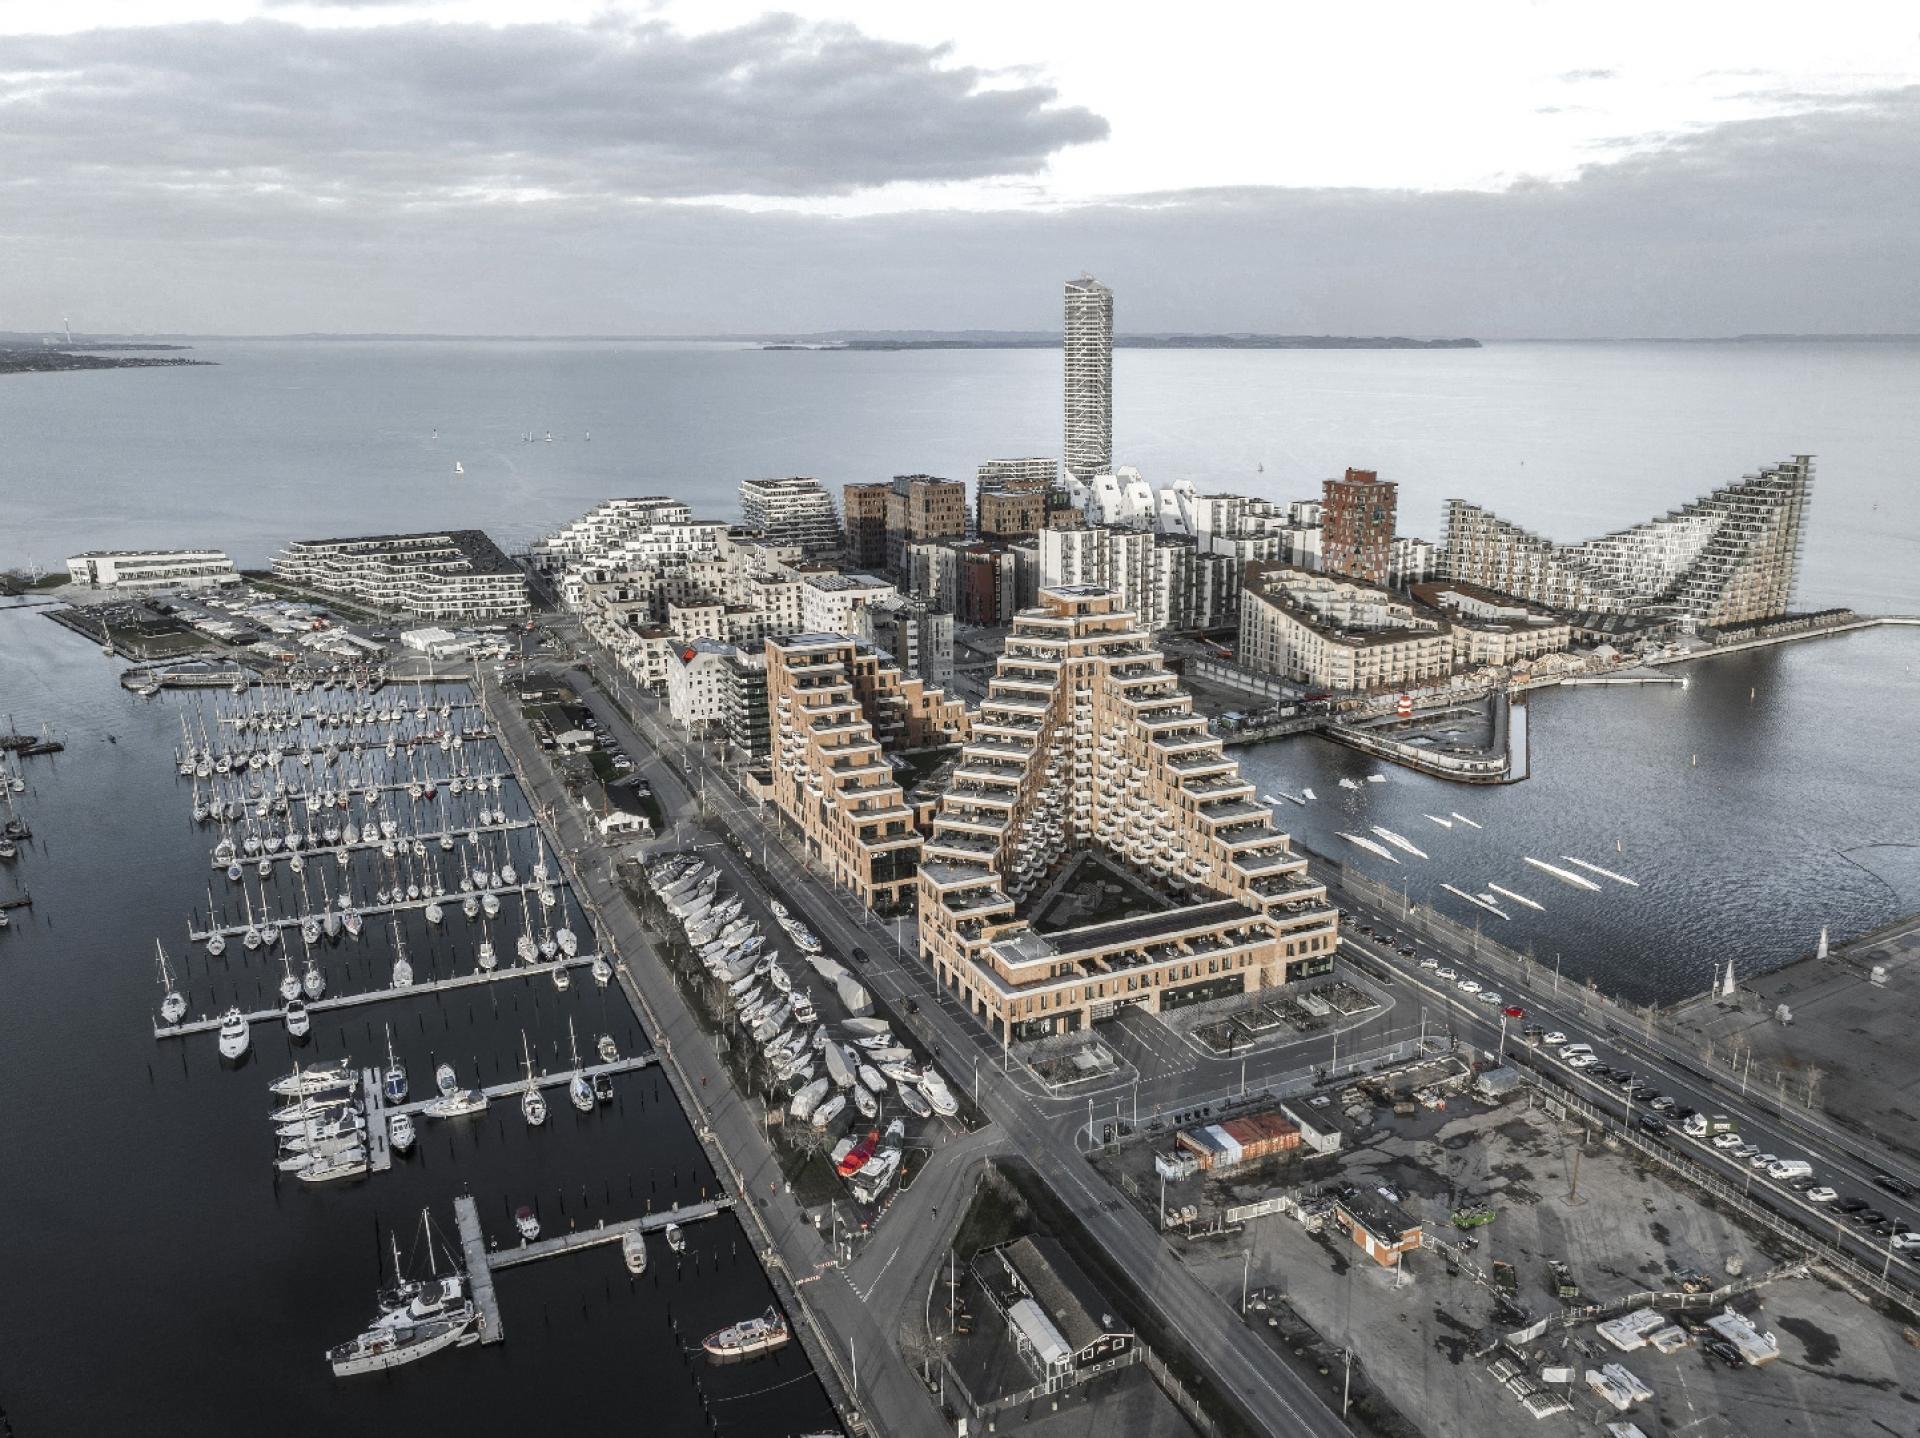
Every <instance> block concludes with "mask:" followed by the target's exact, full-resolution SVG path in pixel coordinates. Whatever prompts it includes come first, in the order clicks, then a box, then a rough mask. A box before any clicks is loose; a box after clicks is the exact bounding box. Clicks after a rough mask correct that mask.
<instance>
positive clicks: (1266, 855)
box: [1233, 832, 1317, 887]
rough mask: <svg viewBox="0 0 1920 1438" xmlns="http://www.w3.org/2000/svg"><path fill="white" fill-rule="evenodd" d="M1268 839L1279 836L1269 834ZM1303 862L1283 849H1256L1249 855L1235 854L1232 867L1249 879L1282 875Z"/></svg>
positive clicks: (1297, 856)
mask: <svg viewBox="0 0 1920 1438" xmlns="http://www.w3.org/2000/svg"><path fill="white" fill-rule="evenodd" d="M1268 837H1271V838H1279V837H1280V835H1277V834H1272V833H1271V832H1269V835H1268ZM1303 862H1304V860H1302V859H1301V858H1300V856H1299V855H1297V854H1293V853H1289V852H1288V851H1287V850H1285V849H1275V848H1269V849H1258V850H1255V851H1253V852H1251V853H1245V854H1235V855H1234V856H1233V867H1234V868H1235V869H1237V870H1238V871H1239V872H1240V873H1242V874H1246V875H1248V876H1250V877H1255V876H1260V875H1267V876H1273V875H1278V874H1284V873H1286V872H1287V871H1288V870H1290V869H1294V868H1297V867H1298V866H1299V865H1300V864H1302V863H1303ZM1316 887H1317V886H1316Z"/></svg>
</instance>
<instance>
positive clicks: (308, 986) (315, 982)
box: [300, 929, 327, 999]
mask: <svg viewBox="0 0 1920 1438" xmlns="http://www.w3.org/2000/svg"><path fill="white" fill-rule="evenodd" d="M310 943H311V941H310V940H309V939H308V938H307V936H306V931H305V930H304V929H303V930H301V934H300V944H301V947H302V948H303V949H305V950H306V955H307V968H306V972H305V973H304V974H302V975H301V977H300V987H301V988H302V989H303V990H305V991H306V995H307V997H308V998H309V999H317V998H319V997H320V995H322V994H324V993H325V992H326V991H327V980H326V977H325V976H324V975H323V974H322V973H321V972H320V966H319V965H318V964H316V963H315V962H314V961H313V950H312V949H311V948H310V947H308V945H309V944H310Z"/></svg>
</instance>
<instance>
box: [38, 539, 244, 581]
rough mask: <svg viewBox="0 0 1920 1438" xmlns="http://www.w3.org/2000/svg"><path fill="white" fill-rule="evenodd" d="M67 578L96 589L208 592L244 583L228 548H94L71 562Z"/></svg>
mask: <svg viewBox="0 0 1920 1438" xmlns="http://www.w3.org/2000/svg"><path fill="white" fill-rule="evenodd" d="M67 578H68V579H69V580H70V581H71V582H72V583H74V584H85V585H88V586H89V587H91V588H94V589H159V588H169V589H205V588H207V587H208V586H210V585H215V584H238V583H239V582H240V575H239V573H238V572H237V571H236V570H235V569H234V567H233V561H232V560H231V559H229V558H228V557H227V552H226V551H225V550H224V549H90V550H88V551H87V552H86V553H85V554H76V555H74V556H73V557H72V558H71V559H69V560H68V561H67Z"/></svg>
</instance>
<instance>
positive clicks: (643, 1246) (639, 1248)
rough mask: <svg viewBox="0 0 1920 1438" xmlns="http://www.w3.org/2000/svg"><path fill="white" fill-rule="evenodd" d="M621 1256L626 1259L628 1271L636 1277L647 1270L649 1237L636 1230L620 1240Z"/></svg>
mask: <svg viewBox="0 0 1920 1438" xmlns="http://www.w3.org/2000/svg"><path fill="white" fill-rule="evenodd" d="M620 1257H621V1258H622V1259H623V1260H625V1262H626V1265H627V1272H629V1273H631V1274H632V1275H633V1276H634V1277H635V1278H638V1277H639V1276H640V1275H641V1274H643V1273H645V1272H646V1271H647V1239H646V1235H645V1234H643V1233H641V1232H640V1231H639V1230H637V1229H636V1230H634V1231H633V1232H631V1233H629V1234H628V1235H627V1236H626V1237H625V1238H623V1239H621V1240H620Z"/></svg>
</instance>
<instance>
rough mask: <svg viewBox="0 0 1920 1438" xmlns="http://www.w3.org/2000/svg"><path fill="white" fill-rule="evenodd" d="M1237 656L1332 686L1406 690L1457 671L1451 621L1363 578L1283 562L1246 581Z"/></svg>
mask: <svg viewBox="0 0 1920 1438" xmlns="http://www.w3.org/2000/svg"><path fill="white" fill-rule="evenodd" d="M1237 657H1238V659H1239V662H1240V663H1241V664H1242V665H1243V666H1244V667H1246V668H1248V669H1252V670H1255V671H1257V672H1259V673H1262V674H1278V675H1281V676H1283V677H1285V678H1287V679H1291V680H1293V681H1294V682H1295V683H1298V684H1307V685H1311V686H1313V687H1315V688H1318V689H1326V690H1331V691H1334V692H1345V693H1350V692H1359V691H1364V690H1369V689H1383V688H1391V689H1405V688H1410V687H1412V686H1415V685H1420V684H1427V683H1431V682H1433V681H1435V680H1439V679H1445V678H1446V677H1447V676H1448V675H1450V674H1452V673H1453V670H1454V639H1453V633H1452V626H1451V625H1450V624H1449V623H1448V622H1447V621H1446V620H1445V619H1443V618H1441V617H1440V616H1439V615H1438V614H1437V613H1435V612H1433V611H1431V610H1428V609H1426V608H1425V607H1424V606H1419V605H1415V604H1412V603H1409V602H1408V601H1407V600H1404V599H1401V598H1398V597H1397V596H1395V595H1394V594H1392V593H1391V592H1390V591H1388V590H1385V589H1381V588H1378V587H1377V586H1375V585H1371V584H1367V583H1365V582H1364V581H1362V580H1358V579H1347V578H1345V577H1343V576H1338V575H1331V574H1318V573H1310V572H1308V571H1306V570H1302V569H1293V568H1290V567H1286V566H1281V567H1277V568H1273V569H1268V570H1264V571H1262V572H1260V573H1257V574H1255V575H1253V576H1250V577H1249V578H1248V580H1247V586H1246V592H1245V593H1244V594H1242V595H1241V599H1240V642H1239V647H1238V655H1237Z"/></svg>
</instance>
